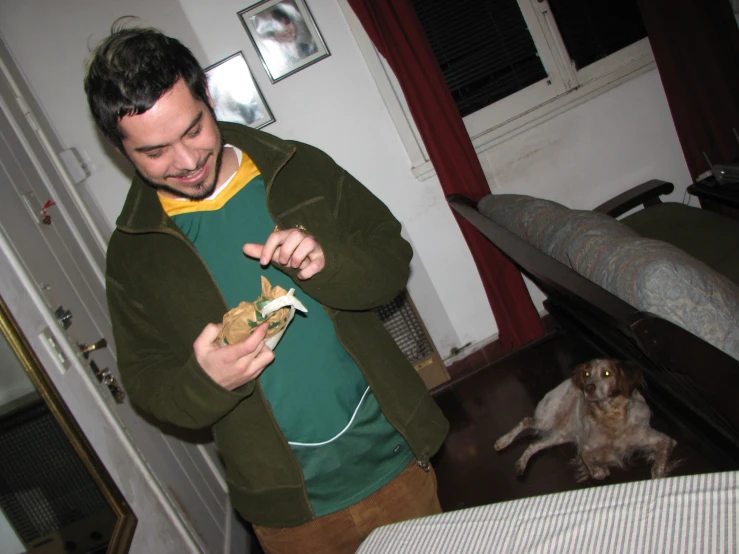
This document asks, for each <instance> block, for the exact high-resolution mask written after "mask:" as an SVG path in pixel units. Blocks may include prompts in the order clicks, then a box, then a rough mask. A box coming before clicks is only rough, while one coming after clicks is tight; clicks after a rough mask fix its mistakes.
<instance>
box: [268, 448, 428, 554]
mask: <svg viewBox="0 0 739 554" xmlns="http://www.w3.org/2000/svg"><path fill="white" fill-rule="evenodd" d="M438 513H441V507H440V506H439V497H438V496H437V492H436V474H435V473H434V470H433V468H430V469H429V471H428V472H427V471H424V470H423V469H422V468H420V467H418V465H417V464H416V461H415V460H414V461H413V462H411V463H410V464H409V465H408V466H406V467H405V469H404V470H403V471H402V472H400V474H399V475H398V476H397V477H396V478H395V479H393V480H392V481H390V482H389V483H388V484H387V485H385V486H384V487H382V488H381V489H379V490H377V491H375V492H374V493H372V494H371V495H369V496H368V497H367V498H365V499H364V500H361V501H359V502H357V503H356V504H354V505H352V506H349V507H348V508H344V509H343V510H341V511H338V512H335V513H333V514H329V515H326V516H322V517H319V518H316V519H314V520H313V521H309V522H308V523H304V524H303V525H300V526H298V527H283V528H274V527H260V526H258V525H254V532H255V533H256V535H257V538H258V539H259V543H260V544H261V545H262V549H264V552H265V553H266V554H354V553H355V552H356V551H357V549H358V548H359V545H360V544H361V543H362V541H363V540H364V539H366V538H367V536H368V535H369V534H370V533H371V532H372V530H374V529H376V528H377V527H380V526H381V525H387V524H389V523H396V522H398V521H405V520H408V519H413V518H417V517H423V516H428V515H433V514H438Z"/></svg>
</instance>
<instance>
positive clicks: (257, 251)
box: [243, 242, 264, 259]
mask: <svg viewBox="0 0 739 554" xmlns="http://www.w3.org/2000/svg"><path fill="white" fill-rule="evenodd" d="M263 248H264V246H262V245H261V244H254V243H252V242H247V243H246V244H245V245H244V248H243V250H244V254H246V255H247V256H249V257H250V258H256V259H259V257H260V256H261V255H262V249H263Z"/></svg>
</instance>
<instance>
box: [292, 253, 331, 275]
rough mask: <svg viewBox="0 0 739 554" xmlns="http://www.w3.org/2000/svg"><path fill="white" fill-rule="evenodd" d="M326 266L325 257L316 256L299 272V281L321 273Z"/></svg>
mask: <svg viewBox="0 0 739 554" xmlns="http://www.w3.org/2000/svg"><path fill="white" fill-rule="evenodd" d="M325 265H326V259H325V258H324V257H323V256H316V258H315V259H314V260H312V261H311V262H310V263H309V264H308V265H307V266H306V267H305V268H303V269H301V270H300V272H298V275H297V277H298V279H310V278H311V277H313V276H314V275H315V274H316V273H318V272H320V271H321V270H322V269H323V268H324V266H325Z"/></svg>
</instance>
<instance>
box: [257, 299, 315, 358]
mask: <svg viewBox="0 0 739 554" xmlns="http://www.w3.org/2000/svg"><path fill="white" fill-rule="evenodd" d="M283 290H284V289H283ZM285 306H290V313H289V314H288V316H287V323H286V324H285V326H284V327H283V328H282V329H281V330H280V332H279V333H277V334H276V335H273V336H271V337H270V338H268V339H267V340H265V341H264V344H265V345H267V348H269V349H270V350H274V349H275V347H276V346H277V343H278V342H280V339H281V338H282V335H284V334H285V331H287V328H288V327H289V325H290V322H291V321H292V320H293V317H294V316H295V310H296V309H297V310H300V311H301V312H307V311H308V308H306V307H305V306H303V303H302V302H301V301H300V300H298V299H297V298H295V289H290V290H289V291H287V294H286V295H284V296H280V297H279V298H275V299H274V300H272V302H269V303H268V304H266V305H265V306H264V307H263V308H262V312H261V313H262V317H267V316H268V315H269V314H271V313H272V312H276V311H277V310H279V309H280V308H284V307H285Z"/></svg>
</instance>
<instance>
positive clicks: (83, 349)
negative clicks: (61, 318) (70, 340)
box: [77, 338, 108, 359]
mask: <svg viewBox="0 0 739 554" xmlns="http://www.w3.org/2000/svg"><path fill="white" fill-rule="evenodd" d="M77 346H78V347H79V349H80V353H82V355H83V356H84V357H85V359H87V358H89V357H90V352H92V351H93V350H99V349H100V348H105V347H106V346H108V341H107V340H105V338H102V339H100V340H99V341H97V342H96V343H93V344H90V345H84V344H79V343H77Z"/></svg>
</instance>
